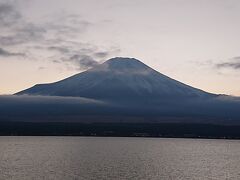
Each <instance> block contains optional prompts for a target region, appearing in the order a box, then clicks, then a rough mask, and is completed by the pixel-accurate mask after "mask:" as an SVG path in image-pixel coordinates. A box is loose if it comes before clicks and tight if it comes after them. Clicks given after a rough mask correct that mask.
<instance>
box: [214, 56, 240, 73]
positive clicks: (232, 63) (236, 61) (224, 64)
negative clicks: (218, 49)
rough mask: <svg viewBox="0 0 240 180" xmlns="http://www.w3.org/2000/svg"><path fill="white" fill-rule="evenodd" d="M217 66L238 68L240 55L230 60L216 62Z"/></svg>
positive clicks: (239, 66) (239, 67)
mask: <svg viewBox="0 0 240 180" xmlns="http://www.w3.org/2000/svg"><path fill="white" fill-rule="evenodd" d="M216 67H217V68H231V69H235V70H238V69H240V56H237V57H233V58H231V59H230V60H229V62H222V63H218V64H216Z"/></svg>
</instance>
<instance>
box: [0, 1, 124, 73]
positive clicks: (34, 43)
mask: <svg viewBox="0 0 240 180" xmlns="http://www.w3.org/2000/svg"><path fill="white" fill-rule="evenodd" d="M92 25H93V24H92V23H91V22H89V21H87V20H84V19H83V18H82V17H81V16H80V15H78V14H61V15H59V16H57V17H55V18H48V19H47V21H45V22H44V23H40V24H39V23H38V24H36V23H35V22H29V21H27V20H26V19H25V18H24V16H23V15H22V14H21V12H20V11H19V10H18V8H17V6H16V4H15V3H14V1H2V2H0V29H1V30H3V31H1V34H0V46H3V47H11V49H14V48H18V47H20V48H21V49H22V50H23V51H24V52H29V48H35V49H37V50H38V52H39V51H45V50H48V51H49V52H51V53H54V55H52V56H49V58H48V60H50V61H52V62H54V63H56V62H57V63H63V64H65V65H66V67H69V65H70V66H73V67H72V68H68V69H78V70H79V69H80V70H85V69H88V68H91V67H93V66H95V65H96V64H98V63H97V61H99V60H103V58H107V57H109V56H111V55H112V54H114V55H115V54H116V53H118V52H119V51H120V50H119V48H112V47H111V48H108V49H106V50H105V49H104V50H102V49H100V48H99V47H97V46H95V45H93V44H90V43H84V42H80V41H78V40H77V38H76V37H79V35H81V34H82V33H84V32H85V31H86V30H87V29H88V28H89V27H91V26H92ZM73 38H74V39H76V41H73V40H72V39H73ZM20 45H21V46H20ZM0 53H1V54H0V55H1V56H5V57H7V56H20V55H23V54H24V53H11V52H8V51H6V50H3V49H2V50H1V52H0ZM31 53H32V52H31ZM31 53H30V52H29V53H27V54H28V55H29V54H31ZM33 53H34V52H33ZM34 56H36V57H38V56H39V55H38V54H31V60H32V59H35V58H34ZM29 59H30V57H29ZM36 59H38V58H36ZM66 63H68V64H66Z"/></svg>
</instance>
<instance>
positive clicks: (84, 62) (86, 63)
mask: <svg viewBox="0 0 240 180" xmlns="http://www.w3.org/2000/svg"><path fill="white" fill-rule="evenodd" d="M70 60H72V61H74V62H75V63H76V64H77V65H79V69H80V70H85V69H89V68H92V67H95V66H97V65H98V64H99V63H98V62H97V61H95V60H94V59H93V58H92V57H91V56H87V55H78V54H75V55H73V56H72V57H70Z"/></svg>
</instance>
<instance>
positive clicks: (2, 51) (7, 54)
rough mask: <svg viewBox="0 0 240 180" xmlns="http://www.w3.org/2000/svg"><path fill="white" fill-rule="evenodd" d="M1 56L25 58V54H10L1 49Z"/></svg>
mask: <svg viewBox="0 0 240 180" xmlns="http://www.w3.org/2000/svg"><path fill="white" fill-rule="evenodd" d="M0 56H3V57H9V56H25V54H24V53H13V52H9V51H7V50H4V49H2V48H0Z"/></svg>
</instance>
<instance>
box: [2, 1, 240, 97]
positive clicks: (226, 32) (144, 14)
mask: <svg viewBox="0 0 240 180" xmlns="http://www.w3.org/2000/svg"><path fill="white" fill-rule="evenodd" d="M239 19H240V1H239V0H211V1H209V0H198V1H194V0H148V1H146V0H131V1H130V0H101V1H100V0H67V1H66V0H15V1H12V0H0V94H11V93H15V92H17V91H20V90H22V89H25V88H28V87H30V86H33V85H34V84H38V83H47V82H54V81H57V80H60V79H63V78H65V77H67V76H70V75H73V74H76V73H78V72H81V71H84V70H86V69H88V68H90V67H91V66H93V65H94V64H95V63H96V61H97V62H102V61H105V60H107V59H109V58H111V57H115V56H123V57H135V58H137V59H139V60H141V61H142V62H144V63H145V64H147V65H149V66H151V67H153V68H154V69H156V70H157V71H159V72H161V73H163V74H165V75H167V76H170V77H172V78H174V79H177V80H179V81H182V82H184V83H186V84H189V85H191V86H194V87H197V88H200V89H203V90H205V91H209V92H213V93H224V94H231V95H238V96H240V35H239V34H240V33H239V32H240V20H239Z"/></svg>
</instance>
